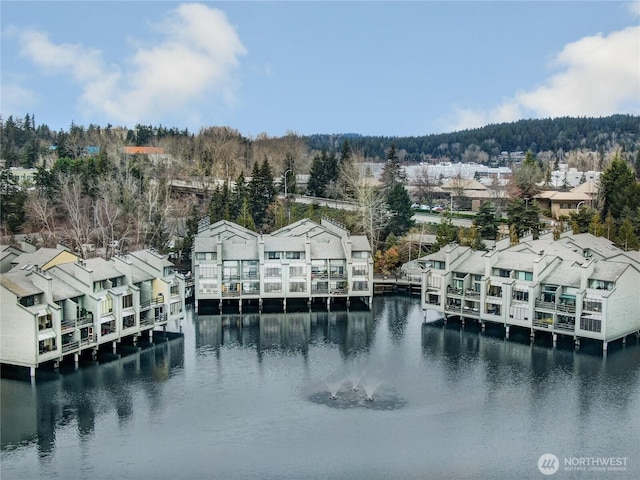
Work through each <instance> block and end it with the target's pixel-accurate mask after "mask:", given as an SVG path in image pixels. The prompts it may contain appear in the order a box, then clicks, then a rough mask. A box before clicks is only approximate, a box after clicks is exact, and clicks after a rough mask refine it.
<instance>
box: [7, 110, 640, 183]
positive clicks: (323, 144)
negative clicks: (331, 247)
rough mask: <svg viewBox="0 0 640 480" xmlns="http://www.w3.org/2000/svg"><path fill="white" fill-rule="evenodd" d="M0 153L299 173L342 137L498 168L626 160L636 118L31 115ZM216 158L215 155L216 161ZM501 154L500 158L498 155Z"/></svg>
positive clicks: (364, 151)
mask: <svg viewBox="0 0 640 480" xmlns="http://www.w3.org/2000/svg"><path fill="white" fill-rule="evenodd" d="M0 128H1V130H0V139H1V145H0V146H1V158H2V160H3V161H4V165H5V166H7V167H11V166H15V167H26V168H29V167H35V166H39V165H44V166H51V165H52V164H53V163H55V161H56V159H57V158H77V157H86V156H92V155H97V152H100V151H101V152H103V153H104V152H106V151H108V152H111V153H113V152H117V151H122V148H123V147H124V146H153V147H161V148H162V149H163V150H164V151H165V152H166V153H167V154H169V155H172V156H173V158H174V159H176V160H179V161H184V162H186V163H191V162H194V161H195V162H206V161H207V159H208V158H209V159H211V162H212V163H216V162H220V161H221V158H222V157H224V162H225V164H226V165H225V169H226V170H227V171H229V172H230V171H231V170H233V169H234V168H235V170H236V171H239V170H242V171H244V172H245V174H248V173H249V171H250V170H251V167H252V165H253V164H254V163H255V161H256V160H257V161H261V160H262V159H263V158H264V157H267V158H268V159H269V161H270V162H271V163H272V165H273V166H274V167H275V168H276V170H279V167H280V166H282V165H284V162H285V158H289V159H294V160H295V161H296V169H297V170H298V171H300V172H304V171H306V169H307V168H308V167H309V165H310V162H311V159H312V157H313V156H314V155H316V154H318V153H319V152H321V151H323V150H325V151H340V149H341V147H342V145H343V143H344V141H345V140H348V141H349V144H350V146H351V150H352V151H353V152H354V153H355V154H356V155H357V156H358V157H359V158H361V159H364V160H368V161H381V160H384V159H386V151H387V150H388V149H389V147H390V146H391V145H392V144H395V147H396V152H397V154H398V157H399V159H400V160H401V161H402V162H407V163H411V162H429V163H436V162H439V161H451V162H475V163H483V164H492V165H494V166H495V165H503V164H506V163H507V162H508V156H506V157H505V155H501V153H502V152H527V151H531V152H532V153H533V154H534V155H536V156H538V159H539V160H541V161H542V160H559V161H564V160H566V158H567V154H568V153H569V152H576V151H586V152H593V153H594V154H595V155H596V156H598V157H599V162H598V166H599V167H602V166H604V165H605V164H606V162H605V158H608V157H610V156H611V155H612V154H614V153H616V152H619V153H621V154H622V155H621V156H622V157H623V158H625V159H626V160H627V161H629V162H630V163H631V164H634V163H635V162H636V157H637V156H638V151H639V150H640V148H639V146H640V116H633V115H612V116H609V117H601V118H571V117H564V118H555V119H542V120H520V121H518V122H513V123H502V124H497V125H487V126H485V127H482V128H476V129H472V130H463V131H459V132H452V133H441V134H434V135H425V136H419V137H384V136H363V135H359V134H356V133H345V134H334V135H329V134H317V135H309V136H300V135H297V134H295V133H293V134H289V135H287V136H285V137H277V138H274V137H268V136H265V135H260V136H258V137H257V138H248V137H245V136H243V135H242V134H241V133H240V132H238V131H237V130H234V129H233V128H230V127H203V128H202V129H201V130H200V131H199V132H197V133H194V132H189V131H188V130H186V129H183V130H180V129H178V128H166V127H163V126H151V125H136V126H135V127H133V128H127V127H113V126H111V125H107V126H106V127H100V126H96V125H89V126H88V127H86V128H85V127H83V126H79V125H75V124H73V123H72V124H71V126H70V128H69V130H68V131H64V130H60V131H57V132H56V131H52V130H50V129H49V127H48V126H47V125H36V123H35V119H34V116H33V115H26V116H25V118H24V119H20V118H13V117H9V118H7V119H6V120H3V121H2V122H1V125H0ZM217 157H220V158H217ZM505 158H506V159H507V160H505ZM229 167H233V168H229Z"/></svg>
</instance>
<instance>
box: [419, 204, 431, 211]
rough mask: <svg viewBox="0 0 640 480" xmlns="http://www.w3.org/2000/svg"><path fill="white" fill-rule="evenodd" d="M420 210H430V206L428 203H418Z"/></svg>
mask: <svg viewBox="0 0 640 480" xmlns="http://www.w3.org/2000/svg"><path fill="white" fill-rule="evenodd" d="M420 210H425V211H427V212H428V211H429V210H431V207H430V206H429V205H420Z"/></svg>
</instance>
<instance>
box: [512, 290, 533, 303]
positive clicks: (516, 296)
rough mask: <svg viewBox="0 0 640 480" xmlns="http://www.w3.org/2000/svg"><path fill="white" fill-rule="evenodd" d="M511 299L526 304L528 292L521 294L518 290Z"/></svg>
mask: <svg viewBox="0 0 640 480" xmlns="http://www.w3.org/2000/svg"><path fill="white" fill-rule="evenodd" d="M513 299H514V300H515V301H517V302H528V301H529V292H523V291H520V290H514V292H513Z"/></svg>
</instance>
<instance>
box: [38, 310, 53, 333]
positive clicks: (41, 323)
mask: <svg viewBox="0 0 640 480" xmlns="http://www.w3.org/2000/svg"><path fill="white" fill-rule="evenodd" d="M45 328H53V319H52V317H51V314H50V313H48V314H46V315H41V316H39V317H38V330H44V329H45Z"/></svg>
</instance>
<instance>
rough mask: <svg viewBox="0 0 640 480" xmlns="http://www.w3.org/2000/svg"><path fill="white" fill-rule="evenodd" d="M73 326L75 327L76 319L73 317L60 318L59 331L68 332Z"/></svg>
mask: <svg viewBox="0 0 640 480" xmlns="http://www.w3.org/2000/svg"><path fill="white" fill-rule="evenodd" d="M74 328H76V321H75V320H73V319H71V320H62V321H61V322H60V331H62V332H68V331H69V330H73V329H74Z"/></svg>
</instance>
